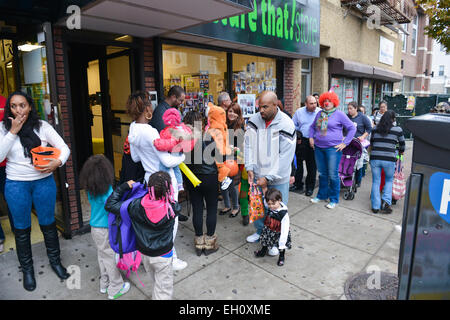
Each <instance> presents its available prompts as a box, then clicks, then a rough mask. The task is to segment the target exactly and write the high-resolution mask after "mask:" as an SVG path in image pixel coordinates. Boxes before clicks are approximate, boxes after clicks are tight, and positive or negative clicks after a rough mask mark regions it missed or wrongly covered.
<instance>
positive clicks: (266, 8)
mask: <svg viewBox="0 0 450 320" xmlns="http://www.w3.org/2000/svg"><path fill="white" fill-rule="evenodd" d="M302 2H304V3H306V4H307V5H304V4H303V3H302ZM253 6H254V10H253V11H252V12H249V13H247V14H243V15H239V16H234V17H230V18H226V19H221V20H217V21H214V22H212V23H208V24H205V25H200V26H196V27H192V28H189V29H185V30H183V32H185V33H192V34H199V35H205V36H210V37H214V38H217V39H224V40H229V41H234V42H241V43H246V44H252V45H257V46H261V47H269V48H274V49H278V50H284V51H290V52H295V53H299V54H305V55H311V56H318V55H319V34H320V2H319V0H304V1H298V0H288V1H283V0H254V2H253Z"/></svg>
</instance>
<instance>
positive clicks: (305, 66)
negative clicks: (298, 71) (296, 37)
mask: <svg viewBox="0 0 450 320" xmlns="http://www.w3.org/2000/svg"><path fill="white" fill-rule="evenodd" d="M301 90H302V92H301V97H300V99H301V101H302V102H303V101H305V99H306V97H307V96H309V95H310V94H311V59H303V60H302V82H301Z"/></svg>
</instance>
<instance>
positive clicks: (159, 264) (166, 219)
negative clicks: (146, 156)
mask: <svg viewBox="0 0 450 320" xmlns="http://www.w3.org/2000/svg"><path fill="white" fill-rule="evenodd" d="M128 190H130V187H129V186H128V183H123V184H122V185H120V186H119V187H118V188H117V189H116V190H114V192H113V193H112V194H111V196H110V197H109V198H108V200H107V201H106V204H105V209H106V210H107V211H109V212H111V213H114V214H120V208H121V206H122V201H121V199H122V197H123V195H124V193H125V192H127V191H128ZM173 202H174V199H173V190H172V192H171V194H168V195H167V196H166V197H164V198H163V199H160V200H156V199H155V196H154V192H153V190H151V189H150V190H149V193H147V194H146V195H145V196H144V197H141V198H136V199H134V200H133V201H132V202H131V203H130V204H129V206H128V214H129V215H130V219H131V223H132V225H133V230H134V232H135V234H136V249H137V250H139V251H140V252H141V253H142V254H143V255H144V256H143V259H142V260H143V263H144V266H145V269H146V270H147V271H148V272H150V273H151V274H152V278H153V280H154V282H155V285H154V287H153V293H152V299H153V300H156V299H158V300H168V299H171V298H172V294H173V269H172V258H173V249H174V247H173V230H174V226H175V213H174V211H173V209H172V206H171V204H172V203H173Z"/></svg>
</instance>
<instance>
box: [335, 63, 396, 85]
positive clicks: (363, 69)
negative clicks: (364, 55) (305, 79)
mask: <svg viewBox="0 0 450 320" xmlns="http://www.w3.org/2000/svg"><path fill="white" fill-rule="evenodd" d="M328 72H329V74H331V75H344V76H350V77H361V78H369V79H379V80H384V81H389V82H398V81H401V80H402V78H403V75H402V74H401V73H398V72H394V71H390V70H387V69H383V68H380V67H374V66H369V65H367V64H363V63H359V62H356V61H349V60H343V59H333V58H332V59H329V65H328Z"/></svg>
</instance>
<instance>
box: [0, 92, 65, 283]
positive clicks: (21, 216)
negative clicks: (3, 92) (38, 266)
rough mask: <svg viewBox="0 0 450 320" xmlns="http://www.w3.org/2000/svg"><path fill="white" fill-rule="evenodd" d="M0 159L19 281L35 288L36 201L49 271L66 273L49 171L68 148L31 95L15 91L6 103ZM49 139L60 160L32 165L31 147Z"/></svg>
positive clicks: (0, 131)
mask: <svg viewBox="0 0 450 320" xmlns="http://www.w3.org/2000/svg"><path fill="white" fill-rule="evenodd" d="M0 140H1V141H2V142H1V143H0V162H2V161H3V160H4V159H7V160H8V162H7V164H6V183H5V199H6V202H7V203H8V207H9V209H10V211H11V215H12V218H13V222H14V226H15V234H14V235H15V240H16V250H17V257H18V259H19V262H20V265H21V267H22V272H23V286H24V288H25V289H26V290H28V291H33V290H34V289H35V288H36V280H35V277H34V268H33V258H32V252H31V240H30V233H31V207H32V205H34V208H35V209H36V213H37V216H38V220H39V225H40V229H41V231H42V233H43V235H44V241H45V246H46V248H47V255H48V258H49V261H50V265H51V267H52V269H53V271H54V272H55V273H56V274H57V276H58V277H59V278H60V279H67V278H69V276H70V275H69V274H68V273H67V270H66V269H65V268H64V267H63V266H62V265H61V260H60V248H59V240H58V232H57V230H56V223H55V203H56V184H55V180H54V178H53V172H54V171H55V170H56V169H57V168H58V167H61V166H62V165H64V164H65V163H66V161H67V159H68V158H69V155H70V150H69V148H68V147H67V145H66V143H65V142H64V140H63V139H62V138H61V137H60V136H59V135H58V133H57V132H56V131H55V130H54V129H53V127H52V126H51V125H50V124H48V123H47V122H45V121H43V120H40V118H39V115H38V113H37V112H36V109H35V107H34V105H33V99H32V98H31V97H30V96H28V95H27V94H25V93H23V92H20V91H17V92H14V93H12V94H11V95H10V96H9V98H8V101H7V103H6V106H5V116H4V119H3V122H2V123H1V124H0ZM48 144H50V145H51V146H53V147H54V148H57V149H59V150H60V151H61V153H60V155H59V157H58V159H49V163H48V164H47V165H43V166H39V167H35V166H33V162H32V155H31V149H33V148H35V147H39V146H44V147H45V146H47V145H48Z"/></svg>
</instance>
